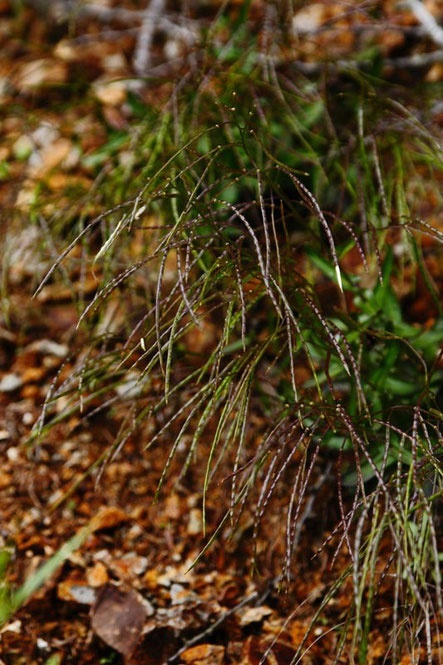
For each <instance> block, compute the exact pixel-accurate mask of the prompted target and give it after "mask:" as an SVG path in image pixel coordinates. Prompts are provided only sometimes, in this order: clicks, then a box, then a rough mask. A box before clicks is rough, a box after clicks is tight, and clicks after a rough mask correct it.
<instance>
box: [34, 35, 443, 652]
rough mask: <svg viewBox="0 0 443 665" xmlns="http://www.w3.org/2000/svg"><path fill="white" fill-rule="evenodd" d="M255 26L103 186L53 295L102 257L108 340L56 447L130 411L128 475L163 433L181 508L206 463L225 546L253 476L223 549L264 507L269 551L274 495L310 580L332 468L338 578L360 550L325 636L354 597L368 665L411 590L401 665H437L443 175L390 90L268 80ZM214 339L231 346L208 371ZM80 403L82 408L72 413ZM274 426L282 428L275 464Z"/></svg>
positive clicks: (76, 382) (66, 388) (101, 314)
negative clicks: (76, 270) (423, 318)
mask: <svg viewBox="0 0 443 665" xmlns="http://www.w3.org/2000/svg"><path fill="white" fill-rule="evenodd" d="M244 25H245V24H244V23H242V24H241V25H240V27H238V31H239V34H237V33H235V34H236V35H237V37H236V38H235V39H233V43H232V44H231V45H230V47H229V48H226V49H225V50H223V49H221V51H220V50H218V49H215V52H214V51H213V50H212V49H211V46H210V45H208V46H207V48H206V51H205V56H206V64H205V68H204V69H202V71H201V73H200V78H199V81H198V82H197V84H196V83H195V81H192V82H191V81H189V80H186V77H185V78H182V79H181V80H180V81H179V83H178V85H177V87H176V88H175V89H174V92H173V95H172V97H171V98H170V100H168V101H167V102H166V104H165V106H164V107H163V108H161V109H153V108H151V107H145V106H144V105H143V104H142V102H141V101H140V100H139V99H137V98H136V97H133V98H132V99H131V100H130V103H132V104H133V108H134V111H135V112H136V113H137V114H138V116H139V118H140V121H139V123H137V125H136V126H135V127H134V129H133V130H132V131H133V136H132V139H133V143H132V146H133V151H134V160H133V164H132V165H131V166H130V167H129V168H124V167H121V166H120V167H116V168H115V169H114V171H113V172H112V173H111V174H110V175H109V176H107V177H106V178H105V179H104V180H103V183H102V186H101V187H100V191H97V193H96V195H95V196H96V197H97V198H98V200H99V201H100V204H101V205H102V206H103V213H102V214H100V215H99V216H98V217H95V218H93V219H91V218H88V217H86V218H83V219H82V220H81V224H80V226H79V227H78V228H77V229H76V233H75V234H74V237H73V239H72V242H70V244H69V245H68V246H67V247H66V248H65V249H64V251H62V252H61V254H60V257H59V259H58V260H57V261H56V262H55V263H54V265H53V267H52V268H51V270H50V271H49V272H48V274H47V275H46V277H45V279H44V280H43V281H42V283H41V285H40V287H39V290H40V289H41V288H43V287H44V286H45V284H46V283H47V282H48V281H50V280H53V279H56V275H57V272H58V270H59V269H60V268H61V267H63V266H66V267H69V256H70V252H71V250H72V249H73V248H74V247H75V246H76V245H77V244H79V243H81V244H82V246H83V255H82V256H83V258H82V260H83V261H84V262H85V269H86V268H88V269H91V270H94V271H95V273H96V274H100V275H101V283H100V286H99V288H98V290H97V292H96V294H95V295H94V297H93V298H92V299H91V300H90V301H89V302H88V303H87V304H85V306H84V309H83V312H82V314H81V316H80V320H79V326H87V327H88V330H92V331H94V330H95V331H98V332H99V334H97V335H96V336H95V337H93V338H92V339H91V342H90V345H89V349H88V352H87V353H86V354H83V355H82V356H81V357H79V359H78V361H77V366H76V368H75V370H74V372H72V373H71V374H70V376H69V378H68V379H66V380H65V381H63V382H57V381H56V382H55V383H54V384H53V387H52V389H51V390H50V392H49V394H48V396H47V399H46V402H45V405H44V407H43V410H42V414H41V418H40V419H39V422H38V423H37V424H36V427H35V429H34V432H33V436H32V441H33V442H35V441H37V440H38V439H39V438H41V437H42V436H44V435H45V433H46V432H47V431H48V429H49V428H51V427H52V426H53V425H54V424H55V423H57V422H59V421H60V420H61V419H62V418H65V417H66V416H67V415H70V414H73V413H83V414H85V418H90V417H92V416H93V415H94V414H97V413H98V412H100V411H106V410H111V411H112V409H115V408H118V406H119V405H120V404H121V403H122V401H123V402H124V403H125V405H127V407H128V415H127V418H126V419H125V420H124V421H123V424H122V427H121V429H120V432H119V434H118V436H117V437H116V440H115V442H114V444H113V445H112V446H111V448H110V449H109V450H108V451H107V452H106V453H105V454H104V455H103V458H102V459H101V462H103V463H104V464H105V463H106V462H109V461H111V460H112V459H115V458H116V457H117V456H118V455H119V454H120V453H121V451H122V450H123V449H124V446H125V442H126V441H127V440H128V438H129V437H130V436H131V435H132V434H133V433H134V431H136V430H138V431H140V432H141V433H143V432H144V431H146V430H145V427H146V425H147V424H152V423H154V424H156V423H157V422H158V420H157V417H158V415H159V414H162V419H161V422H162V425H161V427H158V428H157V429H156V430H155V433H154V434H152V435H150V436H149V438H148V440H147V441H146V448H154V447H155V446H166V445H168V446H169V453H168V456H167V459H166V462H165V466H164V471H163V473H162V476H161V479H160V482H159V486H158V491H157V493H159V492H161V489H162V486H163V484H164V481H165V480H166V478H167V477H168V473H169V471H170V468H171V464H172V462H173V461H174V460H175V459H176V458H179V459H180V461H181V465H182V473H181V476H180V478H183V477H185V476H186V474H187V472H188V470H189V468H190V467H191V465H192V464H195V463H196V462H197V463H198V464H200V465H203V467H204V469H205V470H204V480H203V486H202V488H201V490H202V508H203V510H202V513H203V522H202V530H203V532H205V529H206V499H207V496H208V493H209V492H210V491H211V485H212V484H213V483H214V482H215V481H216V479H217V478H220V477H222V476H223V475H224V474H225V472H226V467H227V465H228V467H229V468H230V490H229V501H228V502H227V505H226V512H225V516H224V518H223V519H222V521H221V524H220V527H219V528H218V529H217V531H216V532H215V534H212V535H209V536H208V541H207V546H206V548H205V551H206V549H207V547H209V546H210V544H211V543H212V542H213V540H214V538H215V537H216V536H217V535H218V534H219V533H220V532H221V530H222V528H224V527H225V526H226V525H227V524H230V525H231V529H232V531H235V529H236V527H237V525H238V524H239V522H240V520H241V518H242V514H243V512H244V511H245V510H250V511H251V512H252V514H253V540H254V542H257V541H258V539H259V535H260V529H261V524H262V521H263V519H264V516H265V515H266V510H267V509H268V508H269V506H270V504H271V502H272V499H273V496H274V495H275V493H276V491H277V490H278V488H279V486H281V485H284V486H285V487H287V488H288V492H287V499H288V500H287V505H286V508H285V513H286V515H285V529H286V534H285V542H286V554H285V558H284V561H282V570H283V578H284V577H286V578H288V579H290V571H291V567H292V566H293V561H294V558H295V556H296V555H297V547H298V541H299V536H300V528H301V526H302V524H303V522H300V520H301V519H302V515H303V511H304V508H305V507H306V505H307V501H308V498H309V492H310V491H311V489H312V487H313V486H314V485H315V483H316V482H317V481H318V478H319V473H318V471H317V469H318V468H319V467H321V464H322V462H321V460H324V459H328V460H332V461H333V462H334V464H335V465H336V467H337V468H338V469H339V471H338V474H337V505H338V510H339V514H340V518H339V521H338V523H337V525H336V527H335V530H334V531H333V533H332V535H331V537H330V539H329V542H330V543H333V545H334V550H335V554H333V556H332V563H333V562H334V560H335V558H336V556H337V555H338V553H339V552H341V550H342V548H346V549H347V550H348V553H349V569H348V570H347V571H345V573H343V574H342V575H341V577H340V578H338V579H337V580H335V581H334V583H332V584H331V587H330V590H329V591H328V592H327V593H326V594H325V596H324V598H323V599H322V601H321V602H320V604H319V607H318V611H317V614H316V616H315V617H314V620H313V621H315V620H316V619H317V618H318V616H319V615H320V613H321V612H322V611H323V609H324V608H325V606H326V605H327V604H328V603H329V602H330V600H331V599H332V598H333V597H334V595H335V594H336V593H337V591H338V589H339V587H340V584H342V583H343V582H344V580H345V579H347V578H350V579H352V586H353V599H352V602H351V603H350V610H349V615H348V619H347V620H346V622H345V624H344V626H343V629H342V632H341V637H340V639H339V650H338V654H337V660H338V658H339V657H340V653H341V652H342V650H343V649H344V648H345V646H347V648H350V649H351V651H350V653H351V654H354V653H357V654H358V658H359V662H360V663H364V662H366V657H367V653H368V639H369V632H370V629H371V625H372V621H373V617H374V613H375V612H376V609H377V597H378V593H379V590H380V586H381V584H382V582H383V581H384V580H385V579H386V576H388V575H394V582H393V590H392V597H393V615H392V616H393V626H392V639H391V646H390V654H389V656H388V657H389V658H390V659H391V660H392V662H393V663H395V662H397V659H398V657H399V655H400V654H401V653H402V652H403V651H405V650H406V649H411V650H413V649H415V648H416V646H417V644H424V645H425V648H426V650H427V654H428V660H429V659H430V658H431V655H430V654H431V631H432V630H433V628H432V626H431V624H433V622H434V612H435V613H438V612H441V609H442V608H441V577H440V569H439V560H440V559H439V557H440V554H439V550H438V543H437V529H436V523H435V522H436V516H435V511H436V506H437V503H438V501H439V500H440V497H441V492H442V486H441V481H442V474H441V465H440V458H441V445H442V442H441V432H440V427H441V420H442V413H441V410H440V408H441V396H439V390H441V389H440V387H439V386H440V382H441V378H442V376H441V370H440V369H439V362H440V360H439V359H440V356H439V345H440V343H441V339H442V335H443V322H442V320H441V318H439V315H440V313H441V305H440V301H439V296H438V292H437V288H436V286H435V284H434V281H433V278H432V276H431V275H430V274H429V271H428V268H427V266H426V261H425V260H424V255H423V248H422V245H421V240H422V238H423V237H424V236H426V237H430V239H431V241H432V243H435V245H437V243H438V242H440V241H441V240H442V235H441V233H440V232H439V231H438V230H437V229H436V228H434V226H433V225H432V223H430V222H428V221H427V220H426V219H422V216H421V198H422V197H423V196H424V195H425V194H426V192H429V191H430V190H432V192H433V195H434V196H439V195H438V188H437V181H438V177H439V171H440V169H441V155H440V153H439V149H438V145H437V143H436V140H435V138H434V137H433V135H432V133H431V132H430V131H429V130H428V129H427V127H426V126H425V124H423V122H421V121H420V120H419V119H418V116H417V115H415V114H414V112H413V110H411V109H412V108H413V107H412V103H410V101H409V100H408V99H405V100H404V101H405V103H404V104H402V103H399V101H398V90H397V91H396V93H397V98H396V100H394V99H393V98H392V96H391V91H390V89H389V86H388V85H387V84H385V83H383V84H382V83H380V82H379V81H378V80H377V79H376V78H375V76H372V75H371V74H370V73H366V74H364V75H363V74H362V73H359V74H358V75H357V74H355V75H353V74H352V72H350V73H348V74H345V75H340V76H339V75H336V76H334V77H332V78H331V79H330V80H329V81H327V82H326V90H327V92H328V94H327V95H325V92H324V89H323V90H322V88H321V86H320V85H317V84H314V83H313V82H312V81H310V80H308V79H305V78H304V77H302V76H301V75H300V74H299V73H298V72H296V71H294V70H290V69H288V70H286V69H285V68H282V69H281V70H278V68H276V67H274V66H273V65H272V62H271V64H270V67H271V69H270V71H268V74H267V75H266V76H265V75H264V71H263V67H262V65H261V64H260V63H261V61H260V59H259V58H257V57H256V56H257V52H256V50H255V47H254V46H252V47H251V48H248V49H246V50H243V51H241V52H240V50H239V49H240V47H239V46H238V44H240V43H241V40H242V39H244V37H245V34H244ZM242 30H243V32H242ZM236 40H237V41H238V44H237V45H236ZM374 66H375V65H374ZM430 93H431V91H430ZM405 97H407V95H406V93H405ZM412 101H413V100H412ZM130 139H131V136H128V140H130ZM55 222H56V219H55V220H54V223H55ZM135 239H136V240H135ZM135 243H136V245H135V247H136V250H135V249H134V244H135ZM134 252H136V254H137V260H134V259H133V258H131V256H133V254H134ZM417 274H419V275H420V276H421V279H422V280H423V282H424V284H425V285H426V288H427V293H428V294H429V295H428V298H429V303H430V306H431V307H432V308H433V319H434V320H433V321H431V322H430V323H429V324H428V325H427V326H423V325H422V326H420V325H418V326H417V325H416V324H415V322H413V321H411V320H408V317H407V311H406V308H405V306H404V302H402V298H401V296H400V295H399V292H400V291H401V289H400V288H399V285H400V286H401V284H402V283H404V282H405V280H413V279H415V278H416V275H417ZM414 288H415V287H414V284H413V283H411V284H410V286H409V287H408V290H409V291H410V292H412V293H413V292H414ZM115 297H118V298H123V297H124V298H127V299H128V312H127V317H126V319H125V322H124V323H123V324H122V325H121V326H120V327H119V328H118V329H112V328H111V329H110V328H109V326H108V327H107V326H106V316H107V314H106V312H107V310H106V307H107V302H108V301H109V300H110V299H112V298H115ZM208 331H211V334H209V333H208ZM197 332H200V334H205V332H206V333H207V334H208V339H207V343H205V345H204V346H203V348H202V349H200V350H198V351H195V345H194V344H193V338H192V336H193V335H194V334H196V333H197ZM300 377H301V378H300ZM62 396H63V397H64V398H65V399H66V398H67V405H66V407H65V408H64V410H63V411H62V413H54V410H53V406H54V405H55V404H56V402H57V400H58V399H59V398H60V397H62ZM97 401H99V406H97ZM89 405H93V406H89ZM252 413H253V414H255V415H258V416H259V418H260V421H261V422H262V423H263V426H262V431H261V432H260V437H259V443H257V436H256V432H254V433H253V432H252V428H251V425H250V422H251V414H252ZM151 429H152V427H151ZM253 434H254V436H253ZM171 442H172V443H171ZM344 488H348V489H349V488H352V499H351V501H350V502H347V501H345V499H344V493H345V491H346V490H345V489H344ZM300 525H301V526H300ZM329 542H328V543H325V544H324V546H323V547H326V546H327V545H328V546H329ZM387 542H388V543H389V544H390V547H391V551H390V556H389V557H388V562H387V565H386V567H385V569H384V571H382V573H381V574H380V571H379V570H378V569H377V566H376V564H377V561H378V558H379V555H380V549H381V544H382V543H383V545H384V547H386V543H387ZM255 564H256V565H257V566H259V565H260V561H259V557H258V558H257V560H256V561H255ZM408 616H409V624H406V623H405V621H406V617H408ZM351 622H352V625H353V631H352V638H351V644H350V645H349V644H348V642H347V634H348V628H349V626H350V625H351ZM339 632H340V631H339ZM303 648H304V644H302V645H301V646H300V648H299V651H298V653H297V655H296V659H297V658H298V657H299V656H300V655H301V654H302V652H303ZM429 662H430V660H429Z"/></svg>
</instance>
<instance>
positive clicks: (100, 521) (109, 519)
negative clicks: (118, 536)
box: [91, 506, 129, 531]
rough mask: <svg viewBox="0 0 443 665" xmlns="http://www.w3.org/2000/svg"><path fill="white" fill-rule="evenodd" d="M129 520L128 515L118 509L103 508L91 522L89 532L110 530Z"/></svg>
mask: <svg viewBox="0 0 443 665" xmlns="http://www.w3.org/2000/svg"><path fill="white" fill-rule="evenodd" d="M128 520H129V517H128V515H127V514H126V513H125V512H123V510H120V508H113V507H112V506H109V507H107V508H103V509H102V510H100V512H99V513H98V514H97V515H96V516H95V517H93V518H92V520H91V531H100V530H101V529H112V528H113V527H115V526H118V525H119V524H122V523H123V522H127V521H128Z"/></svg>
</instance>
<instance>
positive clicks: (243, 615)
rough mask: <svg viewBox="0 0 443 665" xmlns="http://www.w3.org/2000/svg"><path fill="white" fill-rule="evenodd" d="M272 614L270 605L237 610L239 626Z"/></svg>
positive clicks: (255, 621) (258, 620)
mask: <svg viewBox="0 0 443 665" xmlns="http://www.w3.org/2000/svg"><path fill="white" fill-rule="evenodd" d="M270 614H272V610H271V608H270V607H267V606H266V605H263V606H262V607H248V608H247V609H246V610H244V611H243V610H242V611H239V612H238V616H239V621H240V626H248V625H249V624H251V623H257V622H260V621H262V620H263V619H264V618H265V617H267V616H269V615H270Z"/></svg>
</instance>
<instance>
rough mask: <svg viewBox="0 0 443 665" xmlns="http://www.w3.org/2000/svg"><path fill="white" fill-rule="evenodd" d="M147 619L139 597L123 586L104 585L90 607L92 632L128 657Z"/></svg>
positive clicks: (145, 610) (142, 602)
mask: <svg viewBox="0 0 443 665" xmlns="http://www.w3.org/2000/svg"><path fill="white" fill-rule="evenodd" d="M146 617H147V609H146V606H145V604H144V601H143V598H142V597H141V596H140V595H139V594H138V593H136V592H135V591H133V590H132V589H126V588H124V587H117V586H115V585H113V584H108V585H106V586H105V587H104V589H103V590H102V591H101V593H100V594H99V596H98V598H97V601H96V603H95V605H94V607H93V608H92V616H91V625H92V630H93V631H94V633H95V634H96V635H98V636H99V637H100V638H101V639H102V640H103V641H104V642H106V644H108V645H109V646H110V647H112V648H113V649H115V650H116V651H118V652H119V653H121V654H122V655H123V656H125V658H128V657H129V656H130V655H131V654H132V652H133V651H134V649H135V647H136V645H137V642H138V641H139V639H140V636H141V633H142V629H143V626H144V623H145V619H146Z"/></svg>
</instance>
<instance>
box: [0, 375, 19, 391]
mask: <svg viewBox="0 0 443 665" xmlns="http://www.w3.org/2000/svg"><path fill="white" fill-rule="evenodd" d="M22 385H23V380H22V379H21V377H20V376H18V375H17V374H5V376H4V377H3V379H2V380H1V381H0V392H2V393H12V392H13V391H14V390H17V388H21V386H22Z"/></svg>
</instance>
